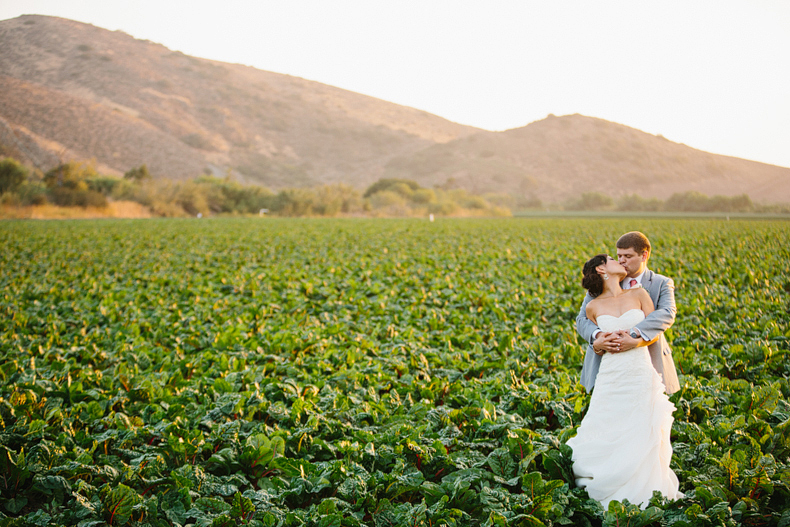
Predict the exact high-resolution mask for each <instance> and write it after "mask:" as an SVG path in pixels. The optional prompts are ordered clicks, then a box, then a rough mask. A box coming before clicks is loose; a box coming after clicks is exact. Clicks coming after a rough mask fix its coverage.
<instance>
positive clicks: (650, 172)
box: [0, 15, 790, 202]
mask: <svg viewBox="0 0 790 527" xmlns="http://www.w3.org/2000/svg"><path fill="white" fill-rule="evenodd" d="M0 49H2V50H3V51H2V53H0V72H1V73H0V155H11V156H13V157H16V158H18V159H21V160H23V161H25V162H27V163H30V164H33V165H35V166H37V167H38V168H40V169H42V170H47V169H49V168H51V167H52V166H55V165H56V164H58V163H59V162H62V161H67V160H72V159H90V158H93V159H95V160H96V162H97V165H98V168H99V169H100V170H101V171H103V172H106V173H110V174H116V175H120V174H123V173H124V172H126V171H127V170H129V169H130V168H133V167H136V166H139V165H141V164H143V163H145V164H147V166H148V168H149V170H150V172H151V174H152V175H153V176H154V177H155V178H159V179H161V178H169V179H186V178H193V177H195V176H198V175H200V174H203V173H209V174H214V175H225V174H227V173H228V171H230V172H231V173H233V174H234V175H235V176H236V178H237V179H238V180H239V181H241V182H242V183H257V184H263V185H266V186H268V187H271V188H273V189H280V188H284V187H298V186H312V185H317V184H322V183H336V182H343V183H348V184H350V185H353V186H355V187H357V188H359V189H363V188H365V187H367V186H369V185H370V184H372V183H373V182H375V181H376V180H378V179H379V178H381V177H398V178H408V179H413V180H415V181H417V182H419V183H420V184H421V185H423V186H434V185H440V186H445V187H461V188H466V189H467V190H471V191H474V192H478V193H485V192H499V193H505V194H509V195H511V196H514V197H517V198H525V199H535V198H537V199H540V200H542V201H543V202H556V201H563V200H566V199H569V198H573V197H575V196H578V195H579V194H581V193H582V192H591V191H603V190H604V189H606V188H611V187H614V188H616V189H617V190H616V191H615V194H617V195H620V194H623V195H625V194H639V195H642V196H644V197H657V198H662V199H663V198H666V197H668V196H669V195H671V194H672V193H675V192H684V191H689V190H694V191H699V192H702V193H704V194H708V195H713V194H723V195H730V196H732V195H738V194H742V193H746V194H748V195H749V196H750V197H751V198H752V199H754V200H757V201H761V202H790V169H788V168H782V167H776V166H772V165H766V164H763V163H757V162H753V161H746V160H743V159H737V158H732V157H726V156H720V155H714V154H710V153H707V152H702V151H699V150H695V149H693V148H690V147H688V146H686V145H682V144H678V143H673V142H671V141H669V140H667V139H665V138H663V137H660V136H653V135H650V134H647V133H644V132H641V131H639V130H636V129H633V128H629V127H627V126H624V125H620V124H616V123H611V122H608V121H604V120H601V119H596V118H591V117H585V116H581V115H569V116H562V117H555V116H549V117H548V118H546V119H543V120H541V121H537V122H534V123H531V124H529V125H527V126H525V127H522V128H517V129H513V130H507V131H504V132H488V131H484V130H480V129H476V128H473V127H469V126H463V125H460V124H457V123H453V122H450V121H448V120H446V119H442V118H440V117H437V116H434V115H431V114H428V113H426V112H423V111H419V110H415V109H413V108H407V107H404V106H399V105H396V104H393V103H389V102H386V101H382V100H379V99H376V98H373V97H368V96H365V95H360V94H357V93H353V92H350V91H346V90H341V89H339V88H334V87H332V86H327V85H325V84H321V83H318V82H313V81H308V80H305V79H301V78H297V77H292V76H289V75H283V74H278V73H272V72H266V71H261V70H257V69H255V68H252V67H248V66H243V65H239V64H227V63H222V62H216V61H211V60H206V59H201V58H195V57H190V56H187V55H184V54H182V53H180V52H174V51H171V50H169V49H167V48H166V47H164V46H162V45H160V44H156V43H153V42H149V41H144V40H138V39H135V38H133V37H132V36H129V35H127V34H125V33H123V32H119V31H108V30H105V29H102V28H98V27H95V26H92V25H89V24H83V23H80V22H75V21H71V20H65V19H61V18H55V17H45V16H37V15H25V16H21V17H18V18H15V19H11V20H4V21H0Z"/></svg>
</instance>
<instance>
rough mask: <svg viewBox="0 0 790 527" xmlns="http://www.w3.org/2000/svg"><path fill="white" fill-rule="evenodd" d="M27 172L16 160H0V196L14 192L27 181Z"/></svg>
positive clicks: (8, 158) (7, 158)
mask: <svg viewBox="0 0 790 527" xmlns="http://www.w3.org/2000/svg"><path fill="white" fill-rule="evenodd" d="M27 175H28V170H27V168H25V167H24V166H23V165H22V163H20V162H19V161H17V160H16V159H12V158H10V157H6V158H5V159H2V160H0V194H5V193H6V192H14V191H16V190H17V189H18V188H19V187H20V186H22V184H23V183H24V182H25V180H26V179H27Z"/></svg>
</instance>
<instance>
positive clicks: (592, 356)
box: [576, 232, 680, 394]
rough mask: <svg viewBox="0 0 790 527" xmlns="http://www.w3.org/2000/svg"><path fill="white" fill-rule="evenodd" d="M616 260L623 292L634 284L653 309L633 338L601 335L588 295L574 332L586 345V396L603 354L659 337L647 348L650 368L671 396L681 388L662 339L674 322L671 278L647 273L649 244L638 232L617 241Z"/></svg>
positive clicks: (614, 334) (593, 382)
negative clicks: (623, 273) (622, 275)
mask: <svg viewBox="0 0 790 527" xmlns="http://www.w3.org/2000/svg"><path fill="white" fill-rule="evenodd" d="M617 253H618V260H619V261H620V263H621V264H622V265H623V266H624V267H625V268H626V271H627V272H628V276H627V277H626V279H625V280H624V281H623V286H624V287H625V288H629V287H632V286H631V285H630V282H634V281H635V282H636V283H637V284H638V285H635V287H639V286H641V287H642V288H644V289H645V290H646V291H647V292H648V293H649V294H650V298H651V300H652V301H653V305H654V306H655V311H653V312H652V313H650V315H648V316H647V317H646V318H645V320H643V321H642V322H640V323H639V324H637V325H636V326H635V328H634V329H635V330H636V331H635V332H634V333H633V335H632V336H629V335H620V334H617V333H611V334H607V333H602V332H601V331H600V330H599V329H598V326H597V325H596V324H595V323H593V322H592V321H591V320H589V319H588V318H587V314H586V308H587V304H588V303H589V302H590V300H592V298H591V297H590V295H589V294H587V295H586V296H585V298H584V302H582V306H581V309H580V310H579V315H578V316H577V317H576V329H577V331H578V332H579V335H581V337H582V338H583V339H584V341H585V342H587V343H588V346H587V350H586V353H585V356H584V366H583V367H582V373H581V383H582V385H583V386H584V387H585V388H586V389H587V391H588V392H589V391H590V390H592V388H593V386H594V385H595V377H596V376H597V374H598V369H599V366H600V362H601V355H603V353H604V352H607V351H608V352H618V351H628V350H630V349H633V348H634V347H635V346H636V344H637V343H638V341H637V339H640V338H643V339H644V340H645V341H650V340H653V339H654V338H656V336H658V340H657V341H656V342H655V343H653V344H651V345H650V346H649V348H648V350H649V353H650V359H651V362H652V363H653V367H654V368H655V369H656V371H657V372H658V373H659V374H660V375H661V379H662V381H663V382H664V386H665V388H666V392H667V393H668V394H672V393H674V392H675V391H677V390H678V389H679V388H680V385H679V382H678V378H677V372H676V371H675V363H674V361H673V359H672V350H671V348H670V347H669V343H668V342H667V340H666V338H665V337H664V331H666V330H667V329H668V328H669V327H671V326H672V324H673V323H674V321H675V313H676V311H677V309H676V307H675V285H674V282H673V281H672V279H671V278H668V277H666V276H662V275H659V274H657V273H654V272H653V271H650V270H649V269H647V261H648V259H649V258H650V242H649V240H648V239H647V237H646V236H645V235H644V234H642V233H640V232H629V233H626V234H624V235H623V236H621V237H620V239H619V240H617Z"/></svg>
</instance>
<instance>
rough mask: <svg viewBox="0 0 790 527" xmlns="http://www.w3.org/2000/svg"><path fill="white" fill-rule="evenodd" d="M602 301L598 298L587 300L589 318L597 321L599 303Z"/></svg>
mask: <svg viewBox="0 0 790 527" xmlns="http://www.w3.org/2000/svg"><path fill="white" fill-rule="evenodd" d="M600 303H601V301H600V300H598V299H597V298H593V299H592V300H590V301H589V302H587V308H586V310H585V311H586V314H587V318H588V319H590V320H592V321H593V322H595V320H596V318H597V313H598V305H599V304H600Z"/></svg>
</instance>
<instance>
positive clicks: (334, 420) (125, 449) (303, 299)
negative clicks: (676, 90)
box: [0, 218, 790, 527]
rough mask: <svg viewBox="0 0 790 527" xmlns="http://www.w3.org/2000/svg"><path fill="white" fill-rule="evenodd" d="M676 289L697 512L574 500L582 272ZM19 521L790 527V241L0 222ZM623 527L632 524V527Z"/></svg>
mask: <svg viewBox="0 0 790 527" xmlns="http://www.w3.org/2000/svg"><path fill="white" fill-rule="evenodd" d="M634 229H638V230H641V231H643V232H645V233H646V234H647V235H648V236H649V237H650V239H651V241H652V242H653V245H654V256H653V258H652V259H651V268H652V269H653V270H655V271H657V272H659V273H662V274H666V275H668V276H671V277H673V278H674V279H675V284H676V288H677V289H676V300H677V303H678V316H677V320H676V323H675V325H674V327H673V328H671V330H670V331H669V332H668V338H669V340H670V342H671V343H672V346H673V350H674V353H675V361H676V364H677V366H678V371H679V373H680V382H681V386H682V388H681V390H680V391H679V392H677V393H676V394H674V395H673V396H672V398H671V399H672V401H673V402H674V403H675V405H676V406H677V408H678V410H677V412H676V413H675V423H674V426H673V433H672V440H673V446H674V449H675V454H674V457H673V465H672V466H673V468H674V470H675V471H676V473H677V474H678V477H679V479H680V488H681V491H683V492H684V493H685V494H686V498H684V499H682V500H679V501H677V502H672V503H669V502H664V501H662V500H661V499H658V498H656V499H654V502H653V503H652V505H653V506H654V507H651V508H649V509H648V510H647V511H640V510H639V508H638V507H636V506H633V505H627V504H626V505H623V504H618V503H614V504H612V506H611V507H610V509H609V511H604V510H602V509H601V508H600V505H598V504H597V502H594V501H592V500H589V499H588V498H587V495H586V492H584V491H583V490H581V489H578V488H573V479H572V477H571V473H570V462H569V458H568V452H567V449H564V448H561V445H562V444H563V442H564V440H565V439H567V438H568V437H569V436H570V435H572V434H573V433H574V431H575V427H576V426H578V424H579V422H580V421H581V418H582V416H583V414H584V412H585V410H586V407H587V404H588V402H589V396H588V395H587V394H586V393H584V390H583V388H581V386H580V385H578V384H577V382H578V375H579V371H580V368H581V360H582V356H583V355H582V353H583V349H582V346H581V342H580V340H579V339H578V337H577V335H576V331H575V327H574V321H575V316H576V313H577V311H578V307H579V304H580V302H581V299H582V297H583V290H582V288H581V285H580V278H581V272H580V270H581V266H582V264H583V263H584V262H585V261H586V260H587V259H588V258H589V257H591V256H592V255H594V254H596V253H599V252H610V253H614V251H615V249H614V241H615V240H616V239H617V237H618V236H619V235H620V234H622V233H623V232H625V231H628V230H634ZM0 247H2V251H1V252H0V265H1V266H2V273H0V280H2V300H0V381H1V382H0V419H1V421H0V527H2V526H5V525H50V524H52V525H82V526H84V527H92V526H94V525H96V526H97V525H105V524H110V525H123V524H126V525H189V524H191V525H198V526H208V525H217V526H225V525H233V526H236V525H266V526H274V525H288V526H291V525H294V526H295V525H321V526H340V525H342V526H357V525H371V526H373V525H375V526H390V525H392V526H401V525H426V526H438V525H528V526H537V525H556V524H560V525H564V524H574V525H626V524H628V525H631V526H633V525H649V524H653V525H658V524H659V523H658V522H659V520H660V521H661V522H663V523H662V524H669V525H674V526H677V527H680V526H686V525H689V526H691V525H694V526H698V525H711V526H714V525H715V526H719V525H727V526H729V525H737V524H744V525H788V524H790V513H789V512H787V511H788V510H790V468H789V467H790V404H788V403H787V401H788V399H790V381H789V379H790V360H788V359H790V357H789V355H790V344H789V343H790V311H789V309H790V223H787V222H786V221H751V220H750V221H739V220H730V221H718V220H690V221H680V220H671V219H660V218H648V219H644V218H643V219H636V218H615V219H606V218H601V219H580V218H553V219H552V218H512V219H501V220H459V219H455V220H439V221H436V222H433V223H430V222H427V221H424V220H381V219H379V220H368V219H358V220H357V219H353V220H352V219H342V220H341V219H334V220H326V219H322V220H318V219H315V220H312V219H306V220H297V219H282V220H278V219H270V218H264V219H258V218H254V219H213V220H194V219H191V220H141V221H129V220H126V221H120V220H118V221H116V220H101V221H62V222H34V221H30V222H28V221H20V222H3V223H0ZM628 522H630V523H628Z"/></svg>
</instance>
